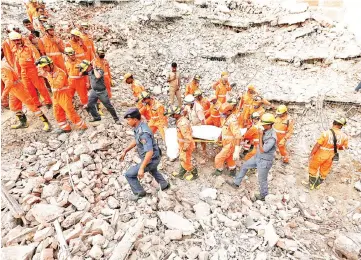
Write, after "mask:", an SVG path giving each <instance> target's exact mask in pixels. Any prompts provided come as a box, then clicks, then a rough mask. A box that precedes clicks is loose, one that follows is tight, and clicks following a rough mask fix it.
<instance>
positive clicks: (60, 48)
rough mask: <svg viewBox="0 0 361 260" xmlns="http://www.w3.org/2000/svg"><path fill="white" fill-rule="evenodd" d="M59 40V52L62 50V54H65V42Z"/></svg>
mask: <svg viewBox="0 0 361 260" xmlns="http://www.w3.org/2000/svg"><path fill="white" fill-rule="evenodd" d="M58 40H59V43H58V47H59V50H60V51H61V52H64V49H65V47H64V41H63V40H62V39H60V38H58Z"/></svg>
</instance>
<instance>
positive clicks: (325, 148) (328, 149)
mask: <svg viewBox="0 0 361 260" xmlns="http://www.w3.org/2000/svg"><path fill="white" fill-rule="evenodd" d="M320 149H321V150H325V151H333V150H334V149H333V148H327V147H323V146H321V147H320Z"/></svg>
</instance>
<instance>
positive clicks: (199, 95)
mask: <svg viewBox="0 0 361 260" xmlns="http://www.w3.org/2000/svg"><path fill="white" fill-rule="evenodd" d="M193 96H194V98H195V99H196V100H197V101H198V103H199V104H201V106H202V108H203V111H204V114H206V113H207V111H208V110H209V108H210V107H211V103H210V102H209V100H208V99H207V98H205V97H203V93H202V91H201V90H200V89H197V90H196V91H195V92H194V95H193Z"/></svg>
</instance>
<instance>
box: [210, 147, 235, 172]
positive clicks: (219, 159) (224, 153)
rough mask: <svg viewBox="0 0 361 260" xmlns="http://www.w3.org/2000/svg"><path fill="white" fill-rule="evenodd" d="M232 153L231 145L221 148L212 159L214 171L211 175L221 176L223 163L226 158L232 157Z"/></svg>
mask: <svg viewBox="0 0 361 260" xmlns="http://www.w3.org/2000/svg"><path fill="white" fill-rule="evenodd" d="M232 153H233V149H232V144H227V145H225V146H223V148H222V150H221V151H220V152H219V153H218V154H217V155H216V158H215V159H214V167H215V168H216V171H215V172H214V173H213V175H217V176H218V175H221V174H222V172H223V167H224V162H225V161H226V160H227V158H228V157H230V156H232Z"/></svg>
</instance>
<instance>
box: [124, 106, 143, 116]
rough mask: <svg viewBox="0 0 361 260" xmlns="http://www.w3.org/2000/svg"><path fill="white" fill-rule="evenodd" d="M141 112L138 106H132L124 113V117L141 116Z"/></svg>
mask: <svg viewBox="0 0 361 260" xmlns="http://www.w3.org/2000/svg"><path fill="white" fill-rule="evenodd" d="M140 117H141V115H140V112H139V109H138V108H135V107H133V108H130V109H129V110H128V111H127V112H126V113H125V115H124V118H140Z"/></svg>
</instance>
